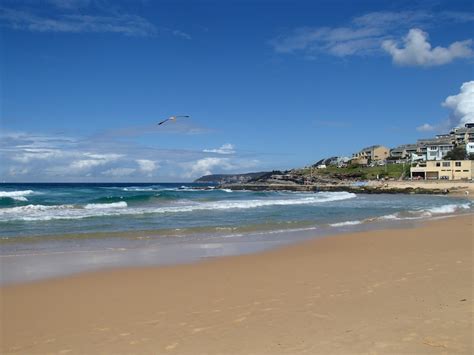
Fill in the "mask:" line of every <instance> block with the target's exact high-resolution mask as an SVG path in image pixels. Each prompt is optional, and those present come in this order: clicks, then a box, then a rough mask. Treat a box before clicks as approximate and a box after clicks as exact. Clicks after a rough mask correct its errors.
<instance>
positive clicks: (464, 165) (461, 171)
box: [410, 160, 474, 180]
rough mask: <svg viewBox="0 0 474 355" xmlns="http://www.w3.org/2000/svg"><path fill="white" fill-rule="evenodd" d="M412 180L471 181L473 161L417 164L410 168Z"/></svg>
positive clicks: (473, 176)
mask: <svg viewBox="0 0 474 355" xmlns="http://www.w3.org/2000/svg"><path fill="white" fill-rule="evenodd" d="M410 176H411V178H412V179H422V180H472V179H474V160H441V161H437V160H431V161H424V162H419V163H418V164H416V166H414V167H411V168H410Z"/></svg>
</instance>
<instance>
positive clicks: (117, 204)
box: [84, 201, 127, 210]
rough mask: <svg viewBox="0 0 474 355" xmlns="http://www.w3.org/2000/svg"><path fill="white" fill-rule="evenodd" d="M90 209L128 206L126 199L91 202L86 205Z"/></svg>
mask: <svg viewBox="0 0 474 355" xmlns="http://www.w3.org/2000/svg"><path fill="white" fill-rule="evenodd" d="M84 208H85V209H88V210H101V209H107V208H127V203H126V202H125V201H121V202H114V203H89V204H87V205H85V206H84Z"/></svg>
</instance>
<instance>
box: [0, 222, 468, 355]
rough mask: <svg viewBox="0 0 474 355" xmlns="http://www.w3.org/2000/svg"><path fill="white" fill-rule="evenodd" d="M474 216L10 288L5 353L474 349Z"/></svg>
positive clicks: (6, 290) (4, 316)
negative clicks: (245, 253)
mask: <svg viewBox="0 0 474 355" xmlns="http://www.w3.org/2000/svg"><path fill="white" fill-rule="evenodd" d="M473 234H474V233H473V217H472V216H462V217H455V218H447V219H443V220H438V221H432V222H427V223H426V224H424V225H422V226H420V227H418V228H413V229H390V230H384V231H370V232H361V233H353V234H346V235H339V236H333V237H326V238H323V239H316V240H312V241H310V242H305V243H302V244H298V245H293V246H290V247H285V248H282V249H278V250H272V251H268V252H265V253H260V254H253V255H243V256H236V257H226V258H220V259H212V260H206V261H203V262H200V263H197V264H191V265H179V266H170V267H159V268H136V269H120V270H111V271H101V272H95V273H89V274H82V275H76V276H71V277H66V278H61V279H54V280H46V281H41V282H35V283H29V284H25V285H13V286H5V287H3V288H2V289H1V294H0V295H1V346H0V352H1V353H30V354H31V353H61V354H66V353H70V354H74V353H88V354H93V353H154V354H276V353H287V354H295V353H309V354H341V353H345V354H350V353H374V354H379V353H380V354H382V353H417V354H420V353H430V354H436V353H456V354H462V353H466V354H469V353H472V352H473V343H472V340H473V339H472V334H473V333H472V331H473V329H472V320H473V289H472V286H473V284H472V282H473V278H472V277H473V273H472V272H473V271H472V270H473V269H472V257H473V247H472V238H473Z"/></svg>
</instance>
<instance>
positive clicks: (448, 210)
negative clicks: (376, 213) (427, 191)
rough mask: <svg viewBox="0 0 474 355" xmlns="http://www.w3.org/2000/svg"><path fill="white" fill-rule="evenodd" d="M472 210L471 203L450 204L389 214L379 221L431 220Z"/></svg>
mask: <svg viewBox="0 0 474 355" xmlns="http://www.w3.org/2000/svg"><path fill="white" fill-rule="evenodd" d="M470 208H471V204H470V203H463V204H458V205H456V204H448V205H442V206H437V207H432V208H427V209H418V210H411V211H407V212H405V213H401V212H397V213H392V214H388V215H385V216H381V217H378V218H377V219H379V220H412V219H422V218H429V217H432V216H433V215H446V214H453V213H456V212H458V211H462V210H468V209H470Z"/></svg>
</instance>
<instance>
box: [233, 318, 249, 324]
mask: <svg viewBox="0 0 474 355" xmlns="http://www.w3.org/2000/svg"><path fill="white" fill-rule="evenodd" d="M246 319H247V317H240V318H237V319H234V323H241V322H243V321H244V320H246Z"/></svg>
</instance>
